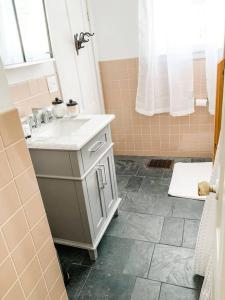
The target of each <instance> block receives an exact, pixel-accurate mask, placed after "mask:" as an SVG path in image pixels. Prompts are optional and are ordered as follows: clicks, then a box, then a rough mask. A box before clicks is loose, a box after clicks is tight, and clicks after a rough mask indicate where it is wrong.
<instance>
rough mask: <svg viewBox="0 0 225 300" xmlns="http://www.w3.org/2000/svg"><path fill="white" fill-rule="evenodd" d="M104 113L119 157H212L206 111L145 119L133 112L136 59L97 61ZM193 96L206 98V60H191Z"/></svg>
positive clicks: (210, 120) (211, 127) (211, 125)
mask: <svg viewBox="0 0 225 300" xmlns="http://www.w3.org/2000/svg"><path fill="white" fill-rule="evenodd" d="M100 71H101V78H102V85H103V93H104V101H105V109H106V113H113V114H115V115H116V119H115V120H114V121H113V123H112V135H113V141H114V142H115V153H116V154H119V155H138V156H141V155H143V156H148V155H159V156H204V157H208V156H211V155H212V147H213V130H214V118H213V117H212V116H211V115H210V114H209V113H208V111H207V108H205V107H203V108H201V107H196V111H195V113H194V114H192V115H189V116H185V117H172V116H170V115H169V114H159V115H155V116H153V117H146V116H143V115H141V114H138V113H136V112H135V98H136V91H137V82H138V59H136V58H134V59H124V60H115V61H104V62H100ZM194 96H195V98H206V97H207V92H206V79H205V61H204V60H203V59H199V60H195V61H194Z"/></svg>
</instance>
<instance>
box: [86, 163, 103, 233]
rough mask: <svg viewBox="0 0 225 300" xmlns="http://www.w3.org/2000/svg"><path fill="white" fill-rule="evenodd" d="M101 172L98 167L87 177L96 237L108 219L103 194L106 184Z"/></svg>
mask: <svg viewBox="0 0 225 300" xmlns="http://www.w3.org/2000/svg"><path fill="white" fill-rule="evenodd" d="M100 172H101V170H100V169H99V167H98V166H97V167H95V168H94V169H93V170H92V171H91V172H90V173H89V174H88V176H87V177H86V183H87V191H88V198H89V203H90V208H91V215H92V222H93V226H94V232H95V236H97V234H98V233H99V231H100V230H101V228H102V226H103V224H104V221H105V219H106V213H105V207H104V197H103V192H102V190H103V188H104V184H103V181H102V176H101V174H100Z"/></svg>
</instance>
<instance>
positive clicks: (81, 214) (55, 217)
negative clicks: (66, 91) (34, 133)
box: [30, 126, 120, 259]
mask: <svg viewBox="0 0 225 300" xmlns="http://www.w3.org/2000/svg"><path fill="white" fill-rule="evenodd" d="M112 148H113V143H112V140H111V132H110V127H109V126H107V127H105V128H104V129H103V130H102V131H100V132H99V133H98V134H97V135H96V136H95V137H94V138H93V139H91V140H90V141H89V142H88V143H87V144H86V145H84V147H83V148H81V149H80V150H78V151H72V150H61V149H60V150H57V149H56V150H55V149H54V150H45V149H30V154H31V158H32V161H33V165H34V169H35V172H36V176H37V179H38V183H39V187H40V191H41V194H42V198H43V202H44V206H45V209H46V213H47V217H48V221H49V225H50V228H51V231H52V235H53V238H54V240H55V242H56V243H60V244H65V245H71V246H74V247H79V248H84V249H87V250H89V254H90V257H91V259H96V257H97V246H98V244H99V242H100V240H101V238H102V236H103V234H104V232H105V231H106V229H107V227H108V225H109V223H110V221H111V219H112V218H113V216H114V215H115V214H117V211H118V206H119V203H120V199H119V198H118V192H117V184H116V173H115V165H114V157H113V149H112Z"/></svg>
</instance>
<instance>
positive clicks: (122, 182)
mask: <svg viewBox="0 0 225 300" xmlns="http://www.w3.org/2000/svg"><path fill="white" fill-rule="evenodd" d="M116 179H117V187H118V191H119V192H124V191H125V187H126V186H127V184H128V181H129V179H130V176H127V175H117V176H116Z"/></svg>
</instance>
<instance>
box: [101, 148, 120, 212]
mask: <svg viewBox="0 0 225 300" xmlns="http://www.w3.org/2000/svg"><path fill="white" fill-rule="evenodd" d="M99 168H100V170H101V171H100V172H101V176H102V181H103V185H104V188H103V194H104V200H105V207H106V214H107V216H108V215H109V213H110V211H111V209H112V208H113V205H114V203H115V201H116V200H117V191H116V176H115V168H114V163H113V154H112V151H111V150H110V151H108V152H107V154H106V155H105V156H104V157H103V159H101V161H100V163H99Z"/></svg>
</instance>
